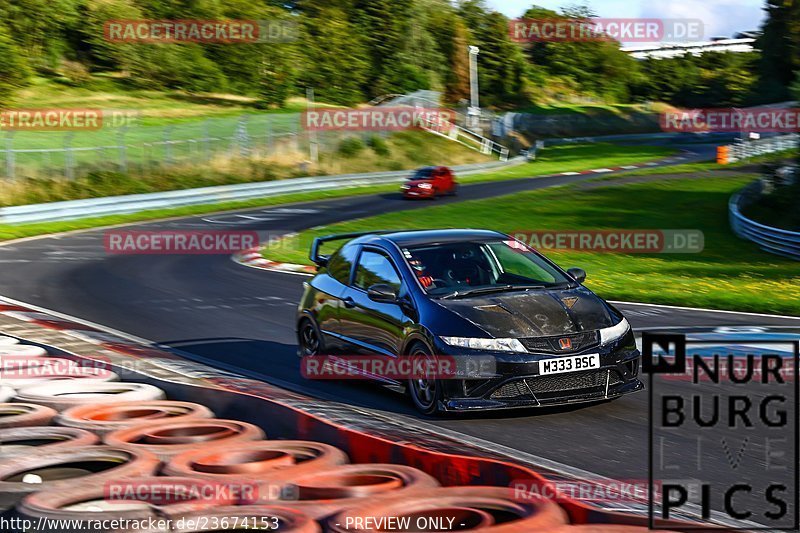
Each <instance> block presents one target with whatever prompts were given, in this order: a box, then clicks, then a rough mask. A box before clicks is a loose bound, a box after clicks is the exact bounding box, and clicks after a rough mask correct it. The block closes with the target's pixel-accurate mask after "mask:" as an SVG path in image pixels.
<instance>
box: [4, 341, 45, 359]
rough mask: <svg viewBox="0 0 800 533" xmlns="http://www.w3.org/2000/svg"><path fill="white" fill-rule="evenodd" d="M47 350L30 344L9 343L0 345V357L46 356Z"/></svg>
mask: <svg viewBox="0 0 800 533" xmlns="http://www.w3.org/2000/svg"><path fill="white" fill-rule="evenodd" d="M46 356H47V350H45V349H44V348H42V347H41V346H32V345H30V344H9V345H5V346H0V357H46Z"/></svg>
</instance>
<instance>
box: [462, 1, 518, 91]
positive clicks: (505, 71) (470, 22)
mask: <svg viewBox="0 0 800 533" xmlns="http://www.w3.org/2000/svg"><path fill="white" fill-rule="evenodd" d="M459 15H460V16H461V18H462V19H463V20H464V21H465V23H466V25H467V27H468V28H469V29H470V32H471V36H472V40H473V41H474V42H470V43H469V44H474V45H477V46H478V47H479V48H480V50H481V52H480V55H479V56H478V72H479V82H480V90H481V101H482V102H483V105H494V106H501V107H509V106H513V105H515V104H521V103H525V102H527V101H529V99H530V94H529V93H528V76H529V68H528V63H527V61H526V59H525V55H524V53H523V52H522V49H521V48H520V47H519V46H518V45H517V44H516V43H514V42H512V41H511V37H510V35H509V33H508V19H507V18H506V17H504V16H503V15H501V14H500V13H497V12H492V11H489V10H488V9H487V8H486V5H485V4H484V2H483V1H482V0H467V1H466V2H462V3H461V4H460V6H459Z"/></svg>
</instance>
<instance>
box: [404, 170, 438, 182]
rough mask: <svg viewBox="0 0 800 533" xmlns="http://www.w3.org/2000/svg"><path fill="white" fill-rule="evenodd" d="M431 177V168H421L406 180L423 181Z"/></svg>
mask: <svg viewBox="0 0 800 533" xmlns="http://www.w3.org/2000/svg"><path fill="white" fill-rule="evenodd" d="M431 176H433V169H432V168H421V169H419V170H417V171H416V172H414V174H413V175H412V176H411V177H410V178H408V179H409V180H424V179H428V178H430V177H431Z"/></svg>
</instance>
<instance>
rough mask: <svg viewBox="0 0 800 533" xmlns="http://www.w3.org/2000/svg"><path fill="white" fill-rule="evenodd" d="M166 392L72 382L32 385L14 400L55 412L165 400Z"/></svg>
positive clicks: (130, 385) (108, 383)
mask: <svg viewBox="0 0 800 533" xmlns="http://www.w3.org/2000/svg"><path fill="white" fill-rule="evenodd" d="M164 398H165V395H164V391H162V390H161V389H159V388H157V387H154V386H152V385H147V384H145V383H125V382H114V381H92V380H69V381H50V382H44V383H41V384H39V385H31V386H29V387H24V388H22V389H20V390H18V391H17V396H16V397H15V399H14V401H16V402H22V403H35V404H38V405H43V406H45V407H50V408H51V409H55V410H56V411H66V410H67V409H69V408H70V407H75V406H77V405H90V404H96V403H113V402H133V401H150V400H163V399H164Z"/></svg>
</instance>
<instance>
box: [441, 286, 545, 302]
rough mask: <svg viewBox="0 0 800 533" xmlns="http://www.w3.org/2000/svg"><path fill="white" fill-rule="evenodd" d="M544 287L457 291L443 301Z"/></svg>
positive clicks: (496, 287) (501, 287) (497, 287)
mask: <svg viewBox="0 0 800 533" xmlns="http://www.w3.org/2000/svg"><path fill="white" fill-rule="evenodd" d="M544 288H545V286H544V285H497V286H494V287H482V288H480V289H470V290H468V291H464V292H460V291H456V292H454V293H452V294H448V295H446V296H442V300H453V299H455V298H464V297H466V296H474V295H476V294H491V293H493V292H508V291H527V290H535V289H544Z"/></svg>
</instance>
